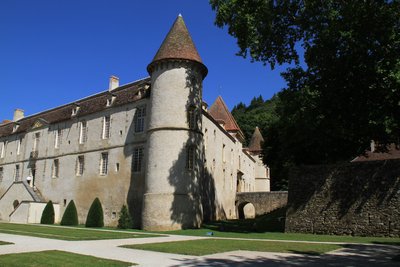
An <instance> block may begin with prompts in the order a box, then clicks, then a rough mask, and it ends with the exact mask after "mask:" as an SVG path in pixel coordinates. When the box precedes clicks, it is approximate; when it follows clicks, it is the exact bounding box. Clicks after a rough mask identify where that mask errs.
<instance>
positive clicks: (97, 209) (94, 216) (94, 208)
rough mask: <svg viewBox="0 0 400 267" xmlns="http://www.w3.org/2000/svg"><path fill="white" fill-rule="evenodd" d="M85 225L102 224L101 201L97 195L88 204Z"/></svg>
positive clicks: (100, 225) (95, 225)
mask: <svg viewBox="0 0 400 267" xmlns="http://www.w3.org/2000/svg"><path fill="white" fill-rule="evenodd" d="M85 226H86V227H103V226H104V218H103V208H102V207H101V202H100V199H99V198H98V197H96V198H95V199H94V201H93V203H92V205H91V206H90V209H89V212H88V215H87V218H86V224H85Z"/></svg>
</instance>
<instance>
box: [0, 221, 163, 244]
mask: <svg viewBox="0 0 400 267" xmlns="http://www.w3.org/2000/svg"><path fill="white" fill-rule="evenodd" d="M0 232H1V233H7V234H19V235H27V236H35V237H44V238H51V239H61V240H75V241H79V240H100V239H121V238H144V237H155V236H158V235H156V234H154V235H149V234H141V233H136V232H132V233H129V232H120V231H104V230H100V229H85V228H72V227H71V228H69V227H57V226H40V225H31V224H13V223H0Z"/></svg>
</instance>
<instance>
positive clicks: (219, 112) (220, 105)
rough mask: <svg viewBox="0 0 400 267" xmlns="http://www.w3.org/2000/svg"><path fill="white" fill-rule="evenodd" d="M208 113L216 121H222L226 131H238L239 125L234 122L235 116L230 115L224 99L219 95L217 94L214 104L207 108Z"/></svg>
mask: <svg viewBox="0 0 400 267" xmlns="http://www.w3.org/2000/svg"><path fill="white" fill-rule="evenodd" d="M208 113H209V114H210V115H211V116H212V117H213V118H214V119H215V120H216V121H218V122H223V124H224V127H225V130H227V131H228V132H240V133H241V134H243V133H242V130H241V129H240V127H239V125H238V124H237V123H236V120H235V118H234V117H233V116H232V114H231V113H230V111H229V110H228V107H227V106H226V104H225V102H224V100H223V99H222V97H221V96H218V97H217V99H216V100H215V102H214V104H212V106H211V107H210V109H209V110H208Z"/></svg>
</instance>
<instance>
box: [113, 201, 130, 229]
mask: <svg viewBox="0 0 400 267" xmlns="http://www.w3.org/2000/svg"><path fill="white" fill-rule="evenodd" d="M117 227H118V228H120V229H130V228H132V227H133V223H132V218H131V215H130V214H129V211H128V208H127V207H126V205H122V208H121V211H120V212H119V219H118V226H117Z"/></svg>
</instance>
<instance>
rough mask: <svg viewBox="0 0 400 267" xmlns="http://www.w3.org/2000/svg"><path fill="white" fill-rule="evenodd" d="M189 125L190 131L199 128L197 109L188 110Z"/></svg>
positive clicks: (192, 107) (193, 107)
mask: <svg viewBox="0 0 400 267" xmlns="http://www.w3.org/2000/svg"><path fill="white" fill-rule="evenodd" d="M188 124H189V128H190V129H192V130H193V129H196V128H197V114H196V107H195V106H190V107H189V109H188Z"/></svg>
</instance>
